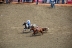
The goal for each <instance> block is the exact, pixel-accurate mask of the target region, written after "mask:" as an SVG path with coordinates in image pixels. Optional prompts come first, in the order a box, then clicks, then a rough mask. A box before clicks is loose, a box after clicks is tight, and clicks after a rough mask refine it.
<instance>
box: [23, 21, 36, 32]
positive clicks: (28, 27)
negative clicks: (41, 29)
mask: <svg viewBox="0 0 72 48" xmlns="http://www.w3.org/2000/svg"><path fill="white" fill-rule="evenodd" d="M23 25H24V26H25V27H24V30H23V32H24V31H26V29H30V28H31V26H32V25H33V26H34V27H35V26H37V25H36V24H30V25H28V24H27V23H26V22H24V23H23Z"/></svg>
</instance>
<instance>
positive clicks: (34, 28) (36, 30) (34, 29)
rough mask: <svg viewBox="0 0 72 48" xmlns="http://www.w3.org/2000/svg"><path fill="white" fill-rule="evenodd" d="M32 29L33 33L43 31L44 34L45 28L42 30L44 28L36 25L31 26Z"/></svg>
mask: <svg viewBox="0 0 72 48" xmlns="http://www.w3.org/2000/svg"><path fill="white" fill-rule="evenodd" d="M30 30H33V34H34V35H35V34H36V33H39V32H40V33H42V35H43V30H42V28H40V27H34V26H31V29H30Z"/></svg>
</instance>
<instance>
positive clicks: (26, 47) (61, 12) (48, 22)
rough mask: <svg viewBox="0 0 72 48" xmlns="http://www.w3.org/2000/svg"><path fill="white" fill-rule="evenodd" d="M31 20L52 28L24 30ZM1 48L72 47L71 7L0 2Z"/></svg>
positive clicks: (41, 25) (33, 22)
mask: <svg viewBox="0 0 72 48" xmlns="http://www.w3.org/2000/svg"><path fill="white" fill-rule="evenodd" d="M28 19H29V20H31V23H32V24H37V25H38V26H40V27H49V31H48V32H47V33H44V34H43V35H41V36H32V32H28V30H27V31H26V32H25V33H22V31H23V28H24V26H23V25H22V24H23V23H24V22H25V21H26V20H28ZM0 48H72V7H60V6H56V7H55V8H53V9H52V8H50V7H49V6H41V5H31V4H0Z"/></svg>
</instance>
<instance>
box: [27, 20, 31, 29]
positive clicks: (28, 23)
mask: <svg viewBox="0 0 72 48" xmlns="http://www.w3.org/2000/svg"><path fill="white" fill-rule="evenodd" d="M26 23H27V25H28V29H29V28H30V25H31V22H30V20H27V22H26Z"/></svg>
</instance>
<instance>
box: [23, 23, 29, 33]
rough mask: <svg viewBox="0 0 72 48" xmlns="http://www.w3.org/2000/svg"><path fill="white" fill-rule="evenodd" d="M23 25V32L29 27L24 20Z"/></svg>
mask: <svg viewBox="0 0 72 48" xmlns="http://www.w3.org/2000/svg"><path fill="white" fill-rule="evenodd" d="M23 25H24V26H25V27H24V30H23V32H24V31H26V29H30V26H29V25H28V24H27V23H26V22H24V24H23Z"/></svg>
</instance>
